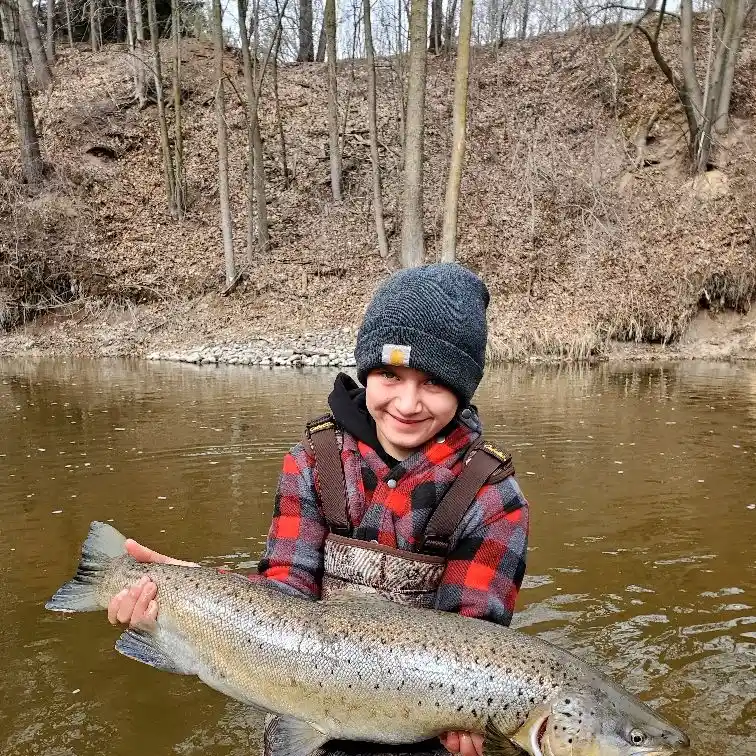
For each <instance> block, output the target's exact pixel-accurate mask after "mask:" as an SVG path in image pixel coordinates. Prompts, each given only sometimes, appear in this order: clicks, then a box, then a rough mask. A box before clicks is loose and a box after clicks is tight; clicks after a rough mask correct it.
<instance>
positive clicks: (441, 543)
mask: <svg viewBox="0 0 756 756" xmlns="http://www.w3.org/2000/svg"><path fill="white" fill-rule="evenodd" d="M418 551H420V552H421V553H423V554H428V556H441V557H445V556H446V554H447V553H448V551H449V540H448V539H447V538H444V537H443V536H436V535H427V536H425V538H424V539H423V541H422V544H421V545H420V548H419V549H418Z"/></svg>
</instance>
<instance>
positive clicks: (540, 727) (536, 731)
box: [530, 714, 549, 756]
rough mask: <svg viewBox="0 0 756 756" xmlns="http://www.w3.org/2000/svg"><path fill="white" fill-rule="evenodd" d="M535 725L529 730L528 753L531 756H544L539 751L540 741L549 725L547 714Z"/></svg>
mask: <svg viewBox="0 0 756 756" xmlns="http://www.w3.org/2000/svg"><path fill="white" fill-rule="evenodd" d="M535 724H536V726H535V727H532V728H531V730H530V752H531V753H532V754H533V756H544V754H543V751H542V750H541V741H542V740H543V736H544V735H545V734H546V728H547V727H548V724H549V714H544V715H543V717H541V719H540V720H539V721H537V722H536V723H535Z"/></svg>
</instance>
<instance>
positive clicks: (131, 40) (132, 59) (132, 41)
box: [124, 0, 137, 92]
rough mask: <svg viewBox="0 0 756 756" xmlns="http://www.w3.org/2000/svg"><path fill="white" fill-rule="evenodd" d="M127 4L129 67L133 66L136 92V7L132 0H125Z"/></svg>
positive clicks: (132, 72) (132, 71) (132, 74)
mask: <svg viewBox="0 0 756 756" xmlns="http://www.w3.org/2000/svg"><path fill="white" fill-rule="evenodd" d="M124 5H125V6H126V47H127V49H128V51H129V67H130V68H131V76H132V78H133V79H134V92H136V89H137V73H136V38H135V35H134V7H133V5H132V0H125V2H124Z"/></svg>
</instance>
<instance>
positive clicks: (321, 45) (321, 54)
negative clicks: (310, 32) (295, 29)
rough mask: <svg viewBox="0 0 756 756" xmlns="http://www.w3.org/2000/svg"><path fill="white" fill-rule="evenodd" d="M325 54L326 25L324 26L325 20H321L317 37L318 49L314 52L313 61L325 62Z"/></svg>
mask: <svg viewBox="0 0 756 756" xmlns="http://www.w3.org/2000/svg"><path fill="white" fill-rule="evenodd" d="M325 56H326V27H325V21H323V25H322V26H321V27H320V36H319V37H318V51H317V53H316V54H315V62H316V63H325Z"/></svg>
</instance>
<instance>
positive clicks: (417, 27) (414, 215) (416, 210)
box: [402, 0, 428, 268]
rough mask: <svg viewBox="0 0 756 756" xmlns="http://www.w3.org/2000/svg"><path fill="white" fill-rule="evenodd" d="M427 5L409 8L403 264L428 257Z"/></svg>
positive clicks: (416, 2) (418, 2)
mask: <svg viewBox="0 0 756 756" xmlns="http://www.w3.org/2000/svg"><path fill="white" fill-rule="evenodd" d="M427 27H428V5H427V2H426V0H412V5H411V10H410V50H409V76H408V81H407V118H406V121H405V124H406V125H405V137H404V203H403V204H404V212H403V219H402V265H403V266H404V267H405V268H409V267H412V266H415V265H421V264H422V262H423V259H424V257H425V240H424V237H423V141H424V133H425V127H424V124H423V117H424V114H425V77H426V67H425V64H426V54H425V50H426V44H427V38H426V33H427Z"/></svg>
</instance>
